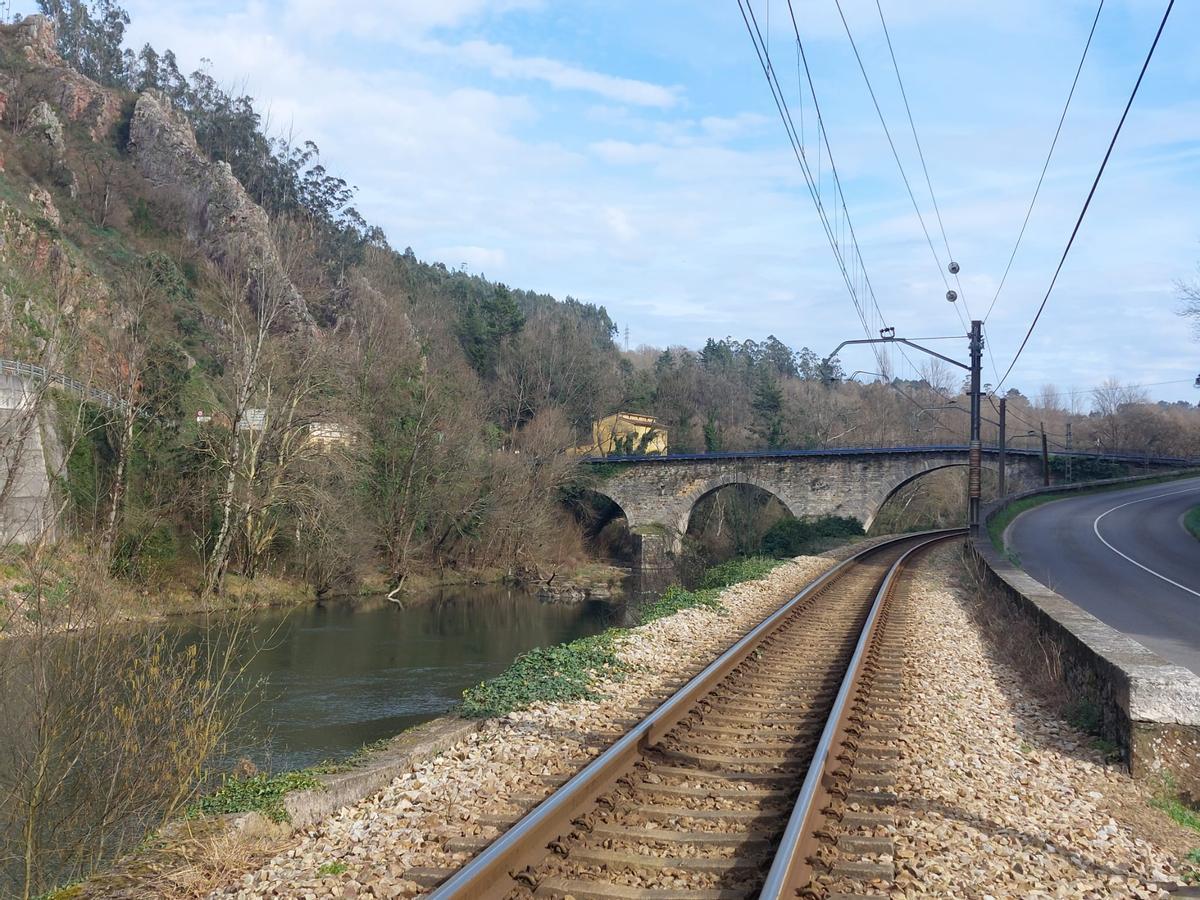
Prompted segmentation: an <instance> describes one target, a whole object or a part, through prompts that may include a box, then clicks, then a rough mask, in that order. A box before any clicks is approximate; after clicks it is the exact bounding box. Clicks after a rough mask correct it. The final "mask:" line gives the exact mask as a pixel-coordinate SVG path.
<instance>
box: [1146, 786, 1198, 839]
mask: <svg viewBox="0 0 1200 900" xmlns="http://www.w3.org/2000/svg"><path fill="white" fill-rule="evenodd" d="M1150 805H1151V806H1153V807H1154V808H1155V809H1161V810H1162V811H1163V812H1165V813H1166V814H1167V815H1168V816H1170V817H1171V819H1172V820H1173V821H1174V822H1175V823H1176V824H1178V825H1182V826H1183V827H1184V828H1190V829H1191V830H1192V831H1195V832H1197V833H1200V810H1197V809H1196V808H1195V807H1192V806H1188V805H1187V804H1186V803H1184V802H1183V801H1182V800H1181V799H1180V798H1179V787H1178V785H1176V783H1175V778H1174V776H1173V775H1171V774H1170V773H1166V774H1164V775H1163V776H1162V781H1161V782H1160V783H1159V786H1158V790H1157V791H1155V794H1154V799H1152V800H1151V801H1150ZM1198 861H1200V860H1198Z"/></svg>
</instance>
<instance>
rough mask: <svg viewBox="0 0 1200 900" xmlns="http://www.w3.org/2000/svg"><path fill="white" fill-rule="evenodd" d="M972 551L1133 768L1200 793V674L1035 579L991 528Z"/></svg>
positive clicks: (988, 515)
mask: <svg viewBox="0 0 1200 900" xmlns="http://www.w3.org/2000/svg"><path fill="white" fill-rule="evenodd" d="M1147 480H1149V479H1147V478H1127V479H1114V480H1111V481H1106V482H1092V483H1090V484H1083V485H1066V486H1059V487H1052V488H1043V489H1041V490H1037V491H1028V492H1025V493H1022V494H1016V495H1013V496H1011V497H1008V498H1007V499H1005V500H1004V501H1001V502H998V503H995V504H992V505H991V506H990V507H988V508H987V509H986V510H985V511H984V521H985V522H988V521H991V520H992V519H993V518H994V517H996V516H998V515H1000V514H1001V513H1002V512H1003V511H1004V509H1005V508H1006V507H1008V506H1009V505H1010V504H1013V503H1016V502H1018V501H1021V500H1023V499H1026V498H1028V497H1039V496H1044V495H1051V496H1057V495H1062V496H1064V497H1065V496H1070V494H1072V493H1075V492H1078V491H1081V490H1089V489H1094V488H1096V487H1105V486H1112V487H1118V486H1121V485H1123V484H1129V485H1131V486H1132V485H1136V484H1139V483H1145V482H1146V481H1147ZM970 551H971V554H972V555H973V557H974V558H975V560H976V561H977V564H978V566H979V569H980V571H981V574H982V576H983V578H984V580H985V582H986V583H987V584H988V585H990V586H991V587H993V588H994V592H993V593H994V595H995V598H996V599H997V601H998V602H1006V603H1008V604H1010V605H1011V607H1012V608H1013V609H1015V610H1016V611H1018V612H1019V613H1020V614H1021V616H1022V617H1024V618H1025V619H1027V620H1028V621H1029V622H1031V623H1032V624H1034V625H1035V626H1036V628H1037V630H1038V634H1039V635H1040V638H1041V639H1042V640H1043V641H1044V642H1045V647H1046V648H1047V653H1048V654H1051V655H1052V656H1053V657H1054V658H1055V660H1056V662H1057V664H1058V665H1057V671H1058V678H1059V680H1060V681H1061V684H1062V686H1063V688H1064V689H1065V690H1066V692H1067V694H1068V695H1069V697H1070V698H1071V702H1073V703H1075V704H1076V705H1083V706H1087V707H1088V708H1090V709H1094V710H1095V712H1096V714H1097V717H1098V724H1099V728H1100V730H1101V732H1102V733H1103V735H1104V736H1105V737H1106V738H1107V739H1109V740H1111V741H1113V742H1115V743H1116V744H1118V745H1119V746H1120V747H1121V748H1122V749H1123V751H1124V753H1125V759H1126V762H1127V764H1128V765H1129V768H1130V771H1131V772H1132V773H1133V775H1134V776H1135V777H1138V778H1145V777H1148V776H1157V775H1158V774H1159V773H1170V774H1171V775H1172V776H1173V777H1174V778H1175V779H1176V781H1177V782H1178V785H1179V787H1180V788H1181V789H1183V790H1185V791H1190V792H1192V793H1193V794H1196V793H1198V792H1200V677H1197V676H1196V675H1195V674H1194V673H1192V672H1191V671H1189V670H1187V669H1185V668H1183V667H1182V666H1178V665H1175V664H1173V663H1170V662H1167V661H1166V660H1165V659H1163V658H1162V657H1160V656H1159V655H1158V654H1156V653H1153V652H1151V651H1150V650H1148V649H1146V648H1145V647H1144V646H1142V645H1141V644H1140V643H1138V642H1137V641H1135V640H1134V639H1132V638H1131V637H1129V636H1128V635H1126V634H1123V633H1122V632H1119V631H1117V630H1116V629H1114V628H1112V627H1110V626H1108V625H1106V624H1105V623H1104V622H1101V621H1100V620H1099V619H1097V618H1096V617H1095V616H1093V615H1091V614H1090V613H1088V612H1085V611H1084V610H1083V609H1080V608H1079V607H1078V606H1076V605H1075V604H1074V603H1072V602H1071V601H1069V600H1067V599H1066V598H1065V597H1063V596H1061V595H1060V594H1057V593H1055V592H1054V591H1052V590H1050V589H1049V588H1047V587H1046V586H1045V585H1042V584H1040V583H1039V582H1037V581H1035V580H1034V579H1033V578H1032V577H1030V576H1029V575H1028V574H1026V573H1025V572H1024V571H1022V570H1021V569H1020V568H1018V567H1017V566H1016V565H1014V564H1013V563H1012V562H1010V561H1009V559H1008V558H1006V557H1005V556H1004V555H1003V554H1002V553H1001V552H1000V551H998V550H997V549H996V548H995V547H994V546H993V545H992V543H991V541H990V540H989V538H988V536H987V534H986V533H984V534H982V535H980V536H978V537H976V538H974V539H973V540H971V542H970Z"/></svg>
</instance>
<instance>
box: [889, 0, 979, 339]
mask: <svg viewBox="0 0 1200 900" xmlns="http://www.w3.org/2000/svg"><path fill="white" fill-rule="evenodd" d="M875 9H876V10H878V12H879V24H880V25H881V26H882V27H883V37H884V39H885V40H886V41H887V48H888V55H889V56H890V57H891V58H892V70H893V71H894V72H895V73H896V84H897V85H898V86H899V88H900V97H901V99H902V100H903V101H904V112H905V114H906V115H907V116H908V127H909V128H910V129H911V130H912V136H913V143H914V144H916V147H917V158H918V159H920V160H921V171H922V172H923V173H924V174H925V186H926V187H927V188H929V200H930V202H932V203H933V213H934V215H935V216H936V217H937V223H938V230H939V231H940V232H941V233H942V243H943V244H944V245H945V247H946V258H947V260H953V259H954V252H953V251H952V250H951V249H950V239H949V238H948V237H947V236H946V224H945V222H943V221H942V209H941V207H940V206H939V205H938V202H937V194H935V193H934V191H933V179H931V178H930V177H929V166H928V164H927V163H926V162H925V150H924V148H923V147H922V146H921V139H920V137H918V136H917V123H916V121H915V120H914V119H913V114H912V107H911V106H910V105H909V103H908V91H906V90H905V89H904V78H903V77H902V76H901V75H900V63H899V62H898V61H897V60H896V50H895V48H894V47H893V46H892V35H891V32H889V31H888V27H887V19H885V18H884V15H883V5H882V3H881V2H880V0H875ZM953 274H954V283H955V284H956V285H957V286H958V296H959V297H961V298H962V302H963V308H964V309H966V310H967V314H968V315H970V312H971V309H970V307H969V306H968V305H967V294H966V291H964V290H963V286H962V280H961V279H960V278H959V277H958V273H957V272H955V273H953ZM963 324H964V325H965V323H963Z"/></svg>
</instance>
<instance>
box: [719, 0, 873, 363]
mask: <svg viewBox="0 0 1200 900" xmlns="http://www.w3.org/2000/svg"><path fill="white" fill-rule="evenodd" d="M738 8H739V9H740V10H741V13H742V20H743V21H744V22H745V24H746V30H747V32H748V33H749V34H750V39H751V43H753V44H754V50H755V54H756V55H757V57H758V61H759V65H760V66H761V67H762V70H763V74H764V76H765V77H766V79H767V84H768V87H769V88H770V89H771V95H772V98H773V100H774V102H775V107H776V109H777V110H778V112H779V116H780V119H781V120H782V122H783V126H784V131H785V132H786V133H787V135H788V140H789V142H790V143H791V146H792V151H793V153H794V155H795V157H796V161H797V162H798V163H799V164H800V168H801V171H802V172H803V174H804V179H805V184H806V185H807V187H808V191H809V195H810V196H811V198H812V200H813V204H814V205H815V207H816V209H817V215H818V217H819V218H820V220H821V225H822V227H823V229H824V231H825V236H826V239H827V240H828V242H829V245H830V247H831V249H832V250H833V253H834V258H835V260H836V261H837V264H838V268H839V270H840V272H841V275H842V279H843V280H844V281H845V284H846V289H847V291H848V292H849V294H850V299H851V302H852V303H853V305H854V308H855V311H856V312H857V314H858V318H859V320H860V322H861V323H862V326H863V332H864V334H866V336H867V337H873V334H872V328H871V325H870V324H869V323H868V315H867V312H866V310H865V309H864V306H863V302H862V300H861V299H860V297H859V292H858V288H857V287H856V284H857V278H856V276H855V275H853V274H852V270H854V269H857V271H859V272H861V273H862V282H863V284H865V285H866V288H867V294H868V296H869V298H870V303H871V305H872V307H873V308H874V310H875V312H876V314H877V315H878V317H879V322H880V323H883V322H884V321H885V320H884V316H883V312H882V310H881V309H880V307H879V302H878V300H877V299H876V297H875V290H874V287H873V286H872V284H871V281H870V277H869V276H868V274H867V270H866V265H865V264H864V262H863V259H862V251H861V248H860V247H859V244H858V238H857V235H856V234H855V232H854V227H853V225H852V224H851V223H850V222H849V217H848V214H847V215H844V216H839V214H838V206H839V205H841V206H842V208H843V209H842V212H843V213H847V211H846V209H845V196H844V194H843V192H842V187H841V181H840V179H839V177H838V173H837V166H836V164H835V163H834V161H833V153H832V148H831V147H830V146H829V141H828V136H827V134H826V132H825V127H824V122H823V119H822V117H821V111H820V106H819V104H818V102H817V99H816V93H815V91H813V94H812V96H813V112H814V114H815V116H816V119H817V171H816V173H815V178H814V173H813V171H812V168H811V165H810V163H809V160H808V156H807V153H806V151H805V147H804V143H803V141H802V140H801V138H800V136H799V134H798V133H797V130H796V127H795V122H794V121H793V119H792V115H791V110H790V108H789V106H788V103H787V99H786V97H785V95H784V92H783V88H782V86H781V85H780V84H779V81H778V79H777V78H776V76H775V71H774V66H773V65H772V63H771V60H770V57H769V55H768V52H767V46H766V44H765V42H764V39H763V35H762V31H761V29H760V28H759V26H758V21H757V19H756V18H755V15H754V8H753V6H751V5H750V4H749V2H748V0H738ZM797 54H798V56H799V58H800V62H801V63H802V64H803V67H804V70H805V73H806V75H807V77H808V81H809V85H810V89H811V85H812V78H811V74H810V73H808V62H807V59H806V58H805V56H804V49H803V44H802V43H801V42H800V40H799V34H798V33H797ZM798 68H799V67H798ZM822 148H824V150H825V151H826V152H827V153H828V155H829V163H830V169H831V171H832V174H833V180H834V187H835V190H836V192H837V198H836V201H835V202H834V204H833V209H834V221H833V223H830V221H829V214H828V211H827V210H826V208H825V205H824V203H823V200H822V190H821V184H822V178H823V173H822V169H821V166H822V156H823V153H822ZM840 218H845V219H846V220H847V221H846V223H845V224H846V226H847V231H848V232H849V237H850V241H851V242H852V244H853V251H854V252H853V257H852V259H853V260H854V261H853V263H852V265H850V266H847V263H846V259H845V257H844V256H843V253H842V249H841V247H842V243H841V239H840V238H839V229H840V227H841V223H840ZM873 349H874V351H875V357H876V361H877V362H878V363H879V366H880V368H881V369H884V370H885V371H886V370H887V369H888V368H889V366H888V364H887V363H886V362H885V358H884V355H883V354H882V353H881V352H880V351H879V349H878V347H877V346H875V347H873Z"/></svg>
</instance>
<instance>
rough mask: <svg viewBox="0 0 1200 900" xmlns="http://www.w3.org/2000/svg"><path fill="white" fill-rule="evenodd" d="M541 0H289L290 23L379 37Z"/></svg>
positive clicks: (526, 6)
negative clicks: (346, 0)
mask: <svg viewBox="0 0 1200 900" xmlns="http://www.w3.org/2000/svg"><path fill="white" fill-rule="evenodd" d="M540 5H541V2H540V0H354V2H353V3H337V4H334V3H330V2H329V0H286V2H285V4H284V6H285V10H284V16H283V19H284V21H285V22H286V23H287V25H288V26H289V27H292V28H299V29H303V30H306V31H310V32H313V33H319V34H322V35H331V34H336V33H338V32H347V33H350V34H353V35H356V36H358V37H364V38H371V39H376V40H377V39H380V38H390V37H396V36H405V35H412V34H413V33H419V34H423V33H425V32H427V31H430V30H433V29H436V28H453V27H457V26H460V25H463V24H464V23H466V22H470V21H473V20H476V19H479V18H482V17H485V16H494V15H501V14H503V13H507V12H511V11H512V10H515V9H532V8H536V7H538V6H540Z"/></svg>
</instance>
